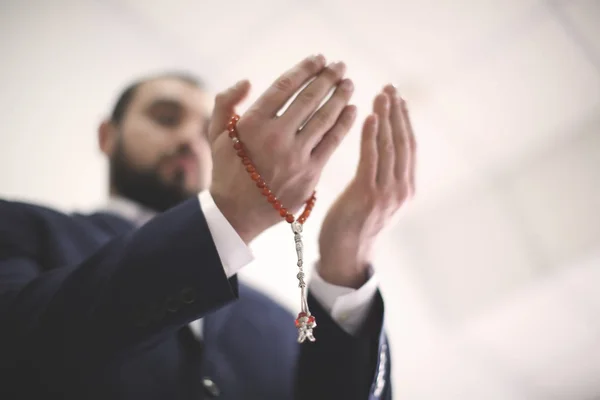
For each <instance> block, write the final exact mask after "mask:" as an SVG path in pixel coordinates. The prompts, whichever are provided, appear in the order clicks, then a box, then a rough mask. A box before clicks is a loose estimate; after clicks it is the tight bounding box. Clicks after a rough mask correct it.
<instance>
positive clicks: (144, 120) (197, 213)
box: [0, 55, 415, 400]
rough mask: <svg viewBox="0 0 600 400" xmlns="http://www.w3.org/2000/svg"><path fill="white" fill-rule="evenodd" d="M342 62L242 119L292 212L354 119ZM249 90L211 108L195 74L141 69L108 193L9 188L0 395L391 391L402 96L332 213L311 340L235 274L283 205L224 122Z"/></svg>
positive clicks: (0, 211)
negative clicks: (25, 198) (392, 220)
mask: <svg viewBox="0 0 600 400" xmlns="http://www.w3.org/2000/svg"><path fill="white" fill-rule="evenodd" d="M344 74H345V65H344V64H343V63H341V62H339V63H333V64H329V65H327V66H326V65H325V59H324V57H323V56H320V55H319V56H312V57H309V58H307V59H306V60H303V61H302V62H300V63H299V64H298V65H296V66H294V67H293V68H292V69H290V70H289V71H287V72H285V73H284V74H283V75H281V77H279V78H278V79H277V80H276V81H275V82H274V83H273V85H272V86H271V87H269V88H268V89H267V90H266V91H265V92H264V93H263V95H262V96H261V97H260V98H259V99H258V100H257V101H256V102H255V103H254V104H253V105H252V106H251V107H250V109H249V110H248V111H247V112H246V113H245V114H244V115H243V116H242V117H241V119H240V121H239V123H238V131H239V135H240V139H242V140H243V141H244V145H245V146H246V151H247V152H248V154H249V155H251V158H252V162H253V163H254V165H255V166H256V168H257V170H259V171H260V172H261V175H262V177H264V179H265V181H266V182H268V184H269V187H270V189H271V190H272V192H273V193H274V194H276V195H277V198H278V199H279V200H280V201H281V203H282V204H283V205H285V206H286V207H288V210H289V211H290V212H296V211H297V210H298V209H299V208H300V207H301V206H302V205H303V203H304V201H306V199H307V198H309V197H310V195H311V193H312V192H313V190H314V188H315V186H316V183H317V181H318V179H319V175H320V173H321V171H322V169H323V167H324V165H325V164H326V162H327V160H328V159H329V157H330V155H331V154H332V152H333V151H334V150H335V148H336V147H337V145H338V144H339V142H340V141H341V139H342V138H343V136H344V135H345V134H346V133H347V132H348V131H349V129H350V127H351V126H352V124H353V121H354V118H355V115H356V109H355V107H354V106H351V105H348V103H349V100H350V97H351V95H352V91H353V83H352V81H351V80H349V79H347V78H344ZM307 82H310V84H309V85H307V86H306V87H304V86H305V84H306V83H307ZM249 89H250V86H249V83H248V82H246V81H242V82H240V83H238V84H236V85H235V86H234V87H232V88H230V89H228V90H226V91H224V92H222V93H220V94H219V95H218V96H217V98H216V103H215V106H214V110H213V112H212V116H211V117H210V118H209V116H208V111H207V110H208V108H209V106H210V99H208V98H207V96H206V93H205V91H204V90H203V88H202V86H201V84H200V83H199V82H198V81H196V80H194V79H193V78H190V77H187V76H184V75H177V74H171V75H170V74H165V75H160V76H156V77H152V78H146V79H143V80H140V81H138V82H137V83H135V84H133V85H132V86H130V87H129V88H127V89H126V90H125V91H124V92H123V94H122V95H121V96H120V98H119V100H118V102H117V104H116V106H115V108H114V111H113V113H112V115H111V117H110V118H109V119H108V120H106V121H105V122H103V123H102V125H101V126H100V129H99V145H100V149H101V150H102V152H103V153H104V154H106V156H107V157H108V160H109V165H110V201H109V204H108V206H107V207H106V209H103V210H100V211H99V212H97V213H95V214H92V215H79V214H75V215H66V214H62V213H59V212H57V211H54V210H50V209H47V208H43V207H39V206H35V205H31V204H25V203H17V202H8V201H2V202H0V327H1V328H0V351H1V353H0V365H1V366H2V375H1V376H2V378H1V379H2V385H0V387H1V389H0V392H2V393H3V394H4V395H3V396H2V398H3V399H21V398H23V399H25V398H27V399H29V398H41V397H44V398H52V399H53V398H56V399H138V398H139V399H142V398H143V399H145V400H149V399H192V398H194V399H197V398H217V397H218V398H223V399H372V398H385V399H390V398H391V385H390V382H389V375H390V357H389V348H388V345H387V340H386V337H385V335H384V333H383V331H382V324H383V300H382V298H381V296H380V294H379V292H378V290H377V286H376V282H375V281H374V278H373V273H372V270H371V268H370V253H371V249H372V246H373V242H374V240H375V238H376V237H377V235H378V234H379V232H380V231H381V230H382V228H383V227H384V223H385V222H386V221H388V220H389V217H390V216H391V215H392V214H393V213H394V212H395V211H396V210H397V209H398V208H399V207H400V206H401V205H402V204H403V203H404V202H405V200H406V199H407V198H408V197H409V196H410V195H411V194H412V190H413V188H414V182H413V181H414V179H413V171H414V149H415V146H414V137H413V135H412V132H411V129H410V124H409V122H408V117H407V113H406V108H405V103H404V101H403V100H402V99H401V98H400V97H399V96H398V95H397V93H396V91H395V89H394V88H393V87H392V86H387V87H386V88H385V89H384V90H383V91H382V93H380V94H378V95H377V96H376V98H375V101H374V110H373V114H371V115H370V116H369V117H368V118H367V119H366V121H365V123H364V126H363V135H362V145H361V159H360V164H359V167H358V169H357V173H356V177H355V178H354V179H353V181H352V182H351V183H350V184H349V186H348V187H347V189H346V190H345V191H344V193H342V194H341V195H340V197H339V198H338V200H337V201H336V203H335V204H334V205H333V207H332V208H331V210H329V212H328V214H327V217H326V219H325V221H324V223H323V225H322V229H321V233H320V238H319V247H320V260H319V263H318V268H317V270H316V272H315V274H314V276H313V279H312V280H311V282H310V283H309V285H308V290H309V295H308V304H309V306H310V310H311V312H312V315H314V316H315V317H316V319H317V321H318V327H317V328H316V329H315V336H316V338H317V340H316V342H310V343H303V344H299V343H298V341H297V337H298V332H297V330H296V328H295V327H294V326H293V323H292V322H293V320H294V316H292V315H290V314H289V313H288V312H287V311H286V310H284V309H283V308H282V307H281V306H279V305H277V304H276V303H274V302H273V301H272V300H270V299H268V298H267V297H266V296H264V295H263V294H261V293H259V292H257V291H255V290H253V289H251V288H249V287H246V286H244V285H242V284H239V283H238V282H237V279H236V273H237V272H238V271H239V270H240V269H241V268H243V267H244V266H245V265H247V264H248V263H249V262H250V261H252V253H251V252H250V251H249V249H248V244H249V243H250V242H251V241H252V240H253V239H254V238H255V237H256V236H258V235H259V234H260V233H261V232H263V231H264V230H265V229H267V228H269V227H271V226H273V225H274V224H276V223H278V222H280V221H281V217H280V216H279V213H277V212H275V211H274V210H273V208H272V206H271V205H270V204H269V203H268V202H267V201H266V200H265V197H264V196H263V195H261V193H260V191H259V190H258V189H257V188H256V185H255V183H254V182H253V181H252V180H250V179H249V177H248V173H247V172H246V170H245V169H244V167H243V165H242V164H241V163H240V161H239V159H238V157H237V155H236V153H235V151H234V150H233V149H232V140H231V138H230V137H229V135H228V134H227V131H226V126H227V123H228V121H229V119H230V117H231V115H232V114H233V113H234V112H235V106H236V105H237V104H238V103H239V102H240V101H242V100H243V99H244V97H246V95H247V93H248V91H249ZM301 89H302V90H301ZM332 89H334V90H335V92H334V94H333V96H332V97H331V98H330V99H329V100H328V101H327V102H326V103H325V104H324V105H323V106H322V107H321V108H319V104H320V103H321V102H322V100H323V99H324V98H325V97H326V96H327V94H328V93H329V92H330V91H331V90H332ZM299 90H301V91H300V93H299V95H298V97H297V98H296V99H295V100H294V101H293V102H292V104H291V105H290V107H289V108H287V109H286V111H285V112H284V113H283V114H282V115H278V112H279V110H280V109H281V108H282V107H283V106H284V105H285V104H286V103H287V102H288V100H289V99H290V98H291V97H292V96H293V95H294V94H295V93H297V92H298V91H299ZM300 127H302V129H300Z"/></svg>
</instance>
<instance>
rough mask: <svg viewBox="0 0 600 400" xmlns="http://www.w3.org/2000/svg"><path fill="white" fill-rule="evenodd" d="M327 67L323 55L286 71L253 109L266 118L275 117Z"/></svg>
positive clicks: (311, 58)
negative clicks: (306, 84)
mask: <svg viewBox="0 0 600 400" xmlns="http://www.w3.org/2000/svg"><path fill="white" fill-rule="evenodd" d="M324 66H325V57H323V56H322V55H320V54H319V55H316V56H310V57H308V58H306V59H304V60H302V61H301V62H300V63H298V64H297V65H296V66H294V67H293V68H292V69H290V70H288V71H286V72H284V73H283V75H281V76H280V77H279V78H278V79H277V80H276V81H275V82H273V84H272V85H271V86H270V87H269V88H268V89H267V90H266V91H265V92H264V93H263V94H262V95H261V96H260V97H259V98H258V100H256V102H255V103H254V104H253V105H252V109H253V110H254V111H256V112H258V113H260V114H261V115H263V116H265V117H275V115H277V112H278V111H279V110H280V109H281V108H282V107H283V106H284V105H285V104H286V103H287V102H288V101H289V99H290V98H291V97H292V96H293V95H294V94H295V93H296V92H297V91H298V89H300V88H301V87H302V85H304V84H305V83H306V82H308V81H309V80H310V79H311V78H313V77H315V76H316V75H317V74H318V73H319V72H321V70H322V69H323V67H324Z"/></svg>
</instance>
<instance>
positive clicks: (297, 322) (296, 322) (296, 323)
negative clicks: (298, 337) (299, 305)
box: [294, 319, 301, 328]
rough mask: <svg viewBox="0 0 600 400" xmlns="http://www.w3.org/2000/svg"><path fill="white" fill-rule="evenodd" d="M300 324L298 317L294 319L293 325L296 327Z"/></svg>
mask: <svg viewBox="0 0 600 400" xmlns="http://www.w3.org/2000/svg"><path fill="white" fill-rule="evenodd" d="M300 324H301V322H300V320H299V319H297V320H295V321H294V325H296V328H300Z"/></svg>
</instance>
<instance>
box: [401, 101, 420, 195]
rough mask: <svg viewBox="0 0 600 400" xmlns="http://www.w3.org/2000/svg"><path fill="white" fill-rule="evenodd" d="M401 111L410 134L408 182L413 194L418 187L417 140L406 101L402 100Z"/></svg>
mask: <svg viewBox="0 0 600 400" xmlns="http://www.w3.org/2000/svg"><path fill="white" fill-rule="evenodd" d="M400 109H401V111H402V113H401V115H402V122H403V124H404V127H405V129H406V132H407V133H408V144H409V145H408V148H409V151H410V153H409V164H408V168H409V172H408V181H409V184H410V187H411V191H412V194H414V193H415V190H416V185H415V173H416V172H415V171H416V166H417V140H416V139H415V134H414V131H413V128H412V124H411V122H410V117H409V115H408V107H407V105H406V101H405V100H404V99H401V104H400Z"/></svg>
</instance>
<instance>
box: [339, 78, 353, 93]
mask: <svg viewBox="0 0 600 400" xmlns="http://www.w3.org/2000/svg"><path fill="white" fill-rule="evenodd" d="M353 88H354V84H353V83H352V81H351V80H350V79H344V80H343V81H342V83H341V84H340V89H342V90H344V91H346V92H349V91H351V90H352V89H353Z"/></svg>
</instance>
